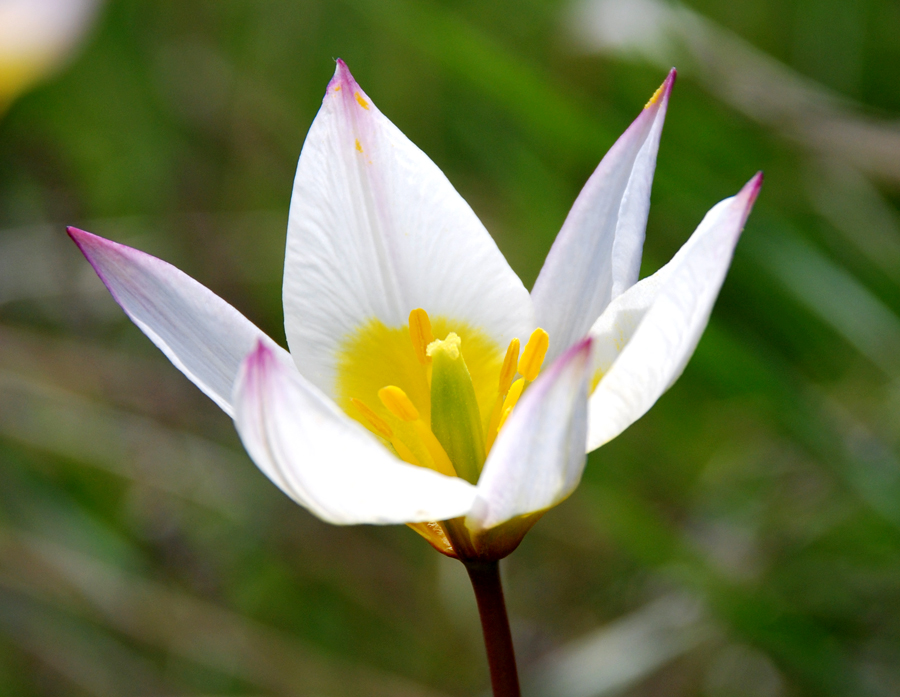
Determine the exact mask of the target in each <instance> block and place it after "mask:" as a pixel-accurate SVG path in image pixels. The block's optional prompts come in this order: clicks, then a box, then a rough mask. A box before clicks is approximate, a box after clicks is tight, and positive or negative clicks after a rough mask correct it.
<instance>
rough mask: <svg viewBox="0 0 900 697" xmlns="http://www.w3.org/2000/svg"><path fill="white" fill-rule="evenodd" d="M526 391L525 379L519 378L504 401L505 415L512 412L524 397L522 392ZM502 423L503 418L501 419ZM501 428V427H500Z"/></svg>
mask: <svg viewBox="0 0 900 697" xmlns="http://www.w3.org/2000/svg"><path fill="white" fill-rule="evenodd" d="M524 389H525V378H519V379H518V380H516V381H515V382H514V383H513V384H512V385H511V386H510V388H509V392H508V393H507V395H506V399H504V400H503V413H504V414H505V413H506V412H508V411H510V410H511V409H512V408H513V407H514V406H516V403H517V402H518V401H519V397H521V396H522V390H524ZM501 421H502V417H501ZM498 428H499V427H498Z"/></svg>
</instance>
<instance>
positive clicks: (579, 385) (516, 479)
mask: <svg viewBox="0 0 900 697" xmlns="http://www.w3.org/2000/svg"><path fill="white" fill-rule="evenodd" d="M590 354H591V339H585V340H583V341H581V342H580V343H579V344H577V345H575V346H573V347H572V348H571V349H569V351H568V352H566V353H565V354H563V355H562V356H560V358H559V359H557V361H556V362H555V363H554V364H553V365H552V366H550V368H548V369H547V370H546V371H545V372H544V373H542V374H541V376H540V377H538V379H537V380H536V381H535V382H534V384H533V385H531V386H530V387H529V388H528V390H527V392H525V394H524V396H523V397H522V399H521V400H520V402H519V404H518V406H516V408H515V410H514V411H513V413H512V415H511V416H510V418H509V420H508V421H507V423H506V425H505V426H504V427H503V430H501V431H500V435H499V436H497V442H496V443H495V444H494V447H493V448H492V449H491V453H490V456H489V457H488V459H487V462H486V463H485V465H484V471H483V472H482V473H481V477H480V478H479V480H478V495H477V497H476V498H475V503H474V505H473V506H472V512H471V513H469V516H468V517H467V518H466V525H467V526H468V527H469V528H470V529H471V530H473V531H481V530H488V529H490V528H493V527H495V526H497V525H500V524H501V523H504V522H506V521H508V520H511V519H513V518H515V517H517V516H520V515H525V514H528V513H534V512H537V511H542V510H545V509H547V508H550V507H551V506H555V505H556V504H558V503H559V502H560V501H562V500H563V499H565V498H566V497H567V496H568V495H569V494H571V493H572V492H573V491H574V490H575V487H577V486H578V482H579V481H581V473H582V471H583V470H584V463H585V460H586V457H587V456H586V455H585V451H584V442H585V438H586V436H587V394H588V374H589V369H590Z"/></svg>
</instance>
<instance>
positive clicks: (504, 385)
mask: <svg viewBox="0 0 900 697" xmlns="http://www.w3.org/2000/svg"><path fill="white" fill-rule="evenodd" d="M518 361H519V340H518V339H513V340H512V341H510V342H509V348H507V349H506V357H505V358H504V359H503V367H502V368H500V387H499V391H500V394H501V395H502V396H505V395H506V393H507V392H509V386H510V385H512V381H513V378H514V377H516V364H517V363H518Z"/></svg>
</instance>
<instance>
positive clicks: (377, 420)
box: [350, 397, 394, 440]
mask: <svg viewBox="0 0 900 697" xmlns="http://www.w3.org/2000/svg"><path fill="white" fill-rule="evenodd" d="M350 402H351V403H352V404H353V406H354V407H356V409H357V410H358V411H359V413H360V414H362V415H363V418H364V419H365V420H366V421H368V422H369V425H370V426H371V427H372V428H374V429H375V430H376V431H377V432H378V433H379V434H380V435H382V436H384V437H385V438H387V439H388V440H390V439H391V438H393V437H394V432H393V431H392V430H391V427H390V426H388V425H387V424H386V423H385V421H384V419H382V418H381V417H380V416H378V414H376V413H375V412H374V411H372V410H371V409H369V407H368V406H366V403H365V402H363V401H362V400H359V399H356V397H351V398H350Z"/></svg>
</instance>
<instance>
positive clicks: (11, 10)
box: [0, 0, 100, 108]
mask: <svg viewBox="0 0 900 697" xmlns="http://www.w3.org/2000/svg"><path fill="white" fill-rule="evenodd" d="M99 5H100V0H0V108H2V106H3V105H4V104H6V103H8V102H10V101H12V100H13V98H15V97H16V96H17V95H18V94H20V93H21V92H24V91H25V90H26V89H27V88H28V87H29V86H30V85H32V84H33V83H35V82H37V81H38V80H40V79H41V78H42V77H44V76H45V75H47V74H48V73H50V72H52V71H53V70H54V69H55V68H56V67H57V66H58V65H59V64H60V63H62V62H63V61H64V60H65V59H66V57H67V56H68V55H69V54H70V53H71V51H72V49H73V48H74V47H75V46H76V45H77V44H78V42H79V40H80V39H81V38H82V37H83V36H84V33H85V31H86V30H87V29H88V27H89V26H90V24H91V21H92V20H93V18H94V16H95V15H96V13H97V9H98V7H99Z"/></svg>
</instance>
